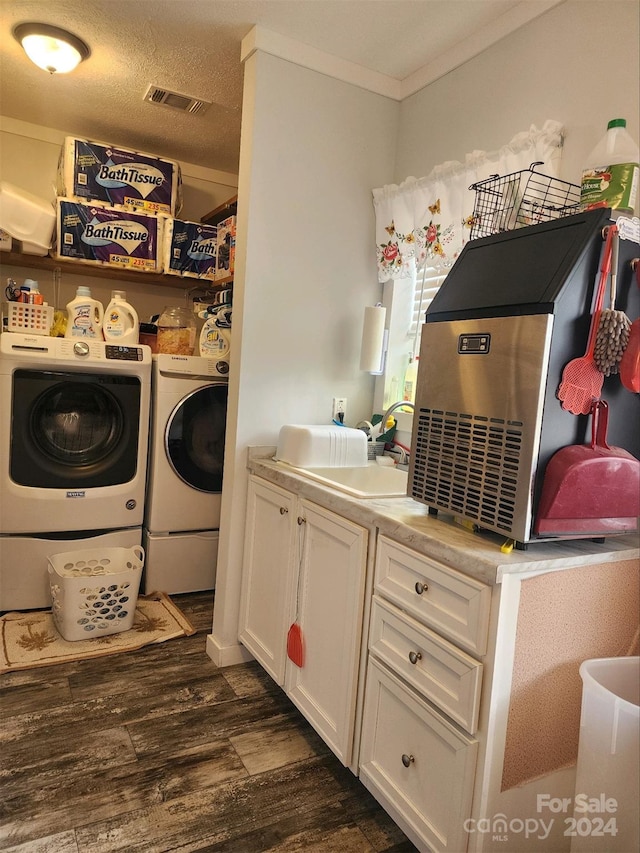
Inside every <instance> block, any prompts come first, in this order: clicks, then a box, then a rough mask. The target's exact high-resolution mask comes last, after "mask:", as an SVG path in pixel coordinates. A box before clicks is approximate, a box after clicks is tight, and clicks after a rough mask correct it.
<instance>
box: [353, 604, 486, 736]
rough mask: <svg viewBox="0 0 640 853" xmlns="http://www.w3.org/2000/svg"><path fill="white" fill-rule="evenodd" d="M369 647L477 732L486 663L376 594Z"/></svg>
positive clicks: (417, 687) (455, 718)
mask: <svg viewBox="0 0 640 853" xmlns="http://www.w3.org/2000/svg"><path fill="white" fill-rule="evenodd" d="M369 648H370V650H371V651H372V652H373V653H374V654H376V655H377V657H379V658H380V659H381V660H383V661H384V662H385V663H386V664H388V665H389V667H390V668H391V669H392V670H393V671H394V672H396V673H397V674H398V675H400V676H401V677H402V678H404V679H405V680H406V681H408V682H409V684H411V685H412V687H415V688H416V690H418V691H419V692H420V693H422V694H423V695H424V696H426V698H427V699H429V700H430V701H431V702H433V703H434V704H436V705H437V706H438V707H439V708H441V709H442V710H443V711H444V713H445V714H447V715H448V716H449V717H451V718H452V719H453V720H455V722H457V723H459V725H461V726H462V728H464V729H466V730H467V731H468V732H469V733H470V734H473V733H474V732H475V731H476V730H477V728H478V712H479V708H480V687H481V682H482V664H481V663H478V661H477V660H475V659H474V658H472V657H471V656H470V655H468V654H465V652H463V651H461V650H460V649H458V648H456V647H455V646H453V645H452V644H451V643H449V642H448V641H447V640H444V639H443V638H442V637H440V636H439V635H438V634H435V633H434V632H433V631H431V630H429V628H425V627H424V626H423V625H421V624H420V623H419V622H417V621H416V620H415V619H412V618H411V617H410V616H407V615H406V614H403V613H402V612H401V611H399V610H398V609H397V608H396V607H394V606H393V604H388V603H387V602H385V601H383V600H382V599H379V598H378V597H377V596H374V598H373V609H372V612H371V633H370V635H369Z"/></svg>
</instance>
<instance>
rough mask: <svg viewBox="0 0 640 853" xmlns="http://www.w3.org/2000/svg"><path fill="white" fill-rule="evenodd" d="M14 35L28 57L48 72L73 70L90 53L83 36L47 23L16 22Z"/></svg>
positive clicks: (55, 72)
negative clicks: (81, 37) (80, 37)
mask: <svg viewBox="0 0 640 853" xmlns="http://www.w3.org/2000/svg"><path fill="white" fill-rule="evenodd" d="M13 35H14V37H15V38H16V39H17V40H18V41H19V42H20V44H21V45H22V47H23V48H24V51H25V53H26V54H27V56H28V57H29V59H30V60H31V61H32V62H35V64H36V65H37V66H38V68H42V69H43V70H44V71H48V72H49V73H50V74H67V73H68V72H69V71H73V69H74V68H75V67H76V65H78V63H80V62H82V61H83V60H84V59H86V58H87V57H88V56H89V54H90V53H91V51H90V50H89V48H88V47H87V45H86V44H85V43H84V42H83V41H82V39H79V38H78V37H77V36H74V35H73V34H72V33H68V32H67V31H66V30H61V29H60V28H59V27H52V26H50V25H49V24H33V23H29V24H18V26H17V27H14V29H13Z"/></svg>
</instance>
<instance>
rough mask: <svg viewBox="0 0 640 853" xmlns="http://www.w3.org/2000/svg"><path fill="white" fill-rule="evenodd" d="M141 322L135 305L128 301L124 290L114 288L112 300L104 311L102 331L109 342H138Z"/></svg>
mask: <svg viewBox="0 0 640 853" xmlns="http://www.w3.org/2000/svg"><path fill="white" fill-rule="evenodd" d="M139 330H140V322H139V320H138V314H137V312H136V309H135V308H134V307H133V305H130V304H129V303H128V302H127V294H126V293H125V292H124V290H112V291H111V302H110V303H109V304H108V305H107V310H106V311H105V312H104V322H103V325H102V333H103V335H104V339H105V341H107V343H114V344H137V343H138V334H139Z"/></svg>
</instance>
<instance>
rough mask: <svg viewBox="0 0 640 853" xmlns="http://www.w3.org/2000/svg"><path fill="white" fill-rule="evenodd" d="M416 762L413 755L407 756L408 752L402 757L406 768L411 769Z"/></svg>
mask: <svg viewBox="0 0 640 853" xmlns="http://www.w3.org/2000/svg"><path fill="white" fill-rule="evenodd" d="M414 761H415V758H414V757H413V755H407V753H406V752H405V753H404V755H403V756H402V763H403V764H404V766H405V767H409V766H410V765H411V764H413V762H414Z"/></svg>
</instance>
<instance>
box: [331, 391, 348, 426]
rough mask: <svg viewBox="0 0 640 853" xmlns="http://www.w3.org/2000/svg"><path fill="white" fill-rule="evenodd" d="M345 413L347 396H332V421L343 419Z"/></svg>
mask: <svg viewBox="0 0 640 853" xmlns="http://www.w3.org/2000/svg"><path fill="white" fill-rule="evenodd" d="M346 414H347V398H346V397H334V398H333V419H334V421H344V419H345V417H346Z"/></svg>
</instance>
